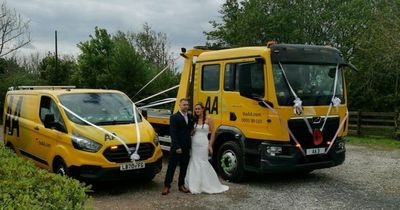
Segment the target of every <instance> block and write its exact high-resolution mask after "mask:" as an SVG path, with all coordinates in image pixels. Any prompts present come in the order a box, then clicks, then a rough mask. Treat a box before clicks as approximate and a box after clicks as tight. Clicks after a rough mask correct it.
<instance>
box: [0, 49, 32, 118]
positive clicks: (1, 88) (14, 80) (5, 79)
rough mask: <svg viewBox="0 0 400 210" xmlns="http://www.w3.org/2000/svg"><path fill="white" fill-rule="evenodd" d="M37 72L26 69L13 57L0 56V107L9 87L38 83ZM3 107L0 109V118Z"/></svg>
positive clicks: (2, 105)
mask: <svg viewBox="0 0 400 210" xmlns="http://www.w3.org/2000/svg"><path fill="white" fill-rule="evenodd" d="M39 84H40V79H39V77H38V75H37V74H35V73H31V72H28V71H26V69H25V68H23V67H22V66H20V65H19V64H18V62H17V59H16V58H15V57H11V58H0V107H4V99H5V95H6V92H7V90H8V88H9V87H16V86H20V85H39ZM2 116H3V109H2V108H1V109H0V120H1V118H2Z"/></svg>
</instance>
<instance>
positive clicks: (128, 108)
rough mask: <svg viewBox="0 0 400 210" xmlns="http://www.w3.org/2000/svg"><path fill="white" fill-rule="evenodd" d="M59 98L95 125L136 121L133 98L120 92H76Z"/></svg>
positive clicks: (75, 120) (77, 120) (76, 121)
mask: <svg viewBox="0 0 400 210" xmlns="http://www.w3.org/2000/svg"><path fill="white" fill-rule="evenodd" d="M58 98H59V99H60V101H61V104H62V105H64V106H65V107H67V108H68V109H70V110H71V111H72V112H74V113H75V114H77V115H78V116H80V117H81V118H83V119H85V120H87V121H89V122H91V123H93V124H95V125H116V124H130V123H135V118H134V116H133V105H132V102H131V100H130V99H129V98H128V97H126V96H125V95H122V94H119V93H74V94H65V95H61V96H59V97H58ZM66 114H67V116H68V118H69V119H70V120H71V121H72V122H74V123H78V124H81V125H86V123H85V122H83V121H82V120H80V119H78V118H77V117H75V116H74V115H72V114H71V113H69V112H66ZM136 114H137V116H136V118H137V119H138V121H139V122H140V121H141V117H140V115H139V114H138V112H136Z"/></svg>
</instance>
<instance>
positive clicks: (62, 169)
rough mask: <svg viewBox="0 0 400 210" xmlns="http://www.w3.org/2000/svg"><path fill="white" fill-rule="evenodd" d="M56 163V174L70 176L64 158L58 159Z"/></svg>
mask: <svg viewBox="0 0 400 210" xmlns="http://www.w3.org/2000/svg"><path fill="white" fill-rule="evenodd" d="M54 161H55V163H54V173H56V174H60V175H62V176H69V170H68V167H67V165H66V164H65V162H64V160H63V159H62V158H56V159H55V160H54Z"/></svg>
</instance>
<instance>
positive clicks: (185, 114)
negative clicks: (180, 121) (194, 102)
mask: <svg viewBox="0 0 400 210" xmlns="http://www.w3.org/2000/svg"><path fill="white" fill-rule="evenodd" d="M179 112H180V113H181V115H182V116H183V118H185V121H186V124H188V123H189V119H188V116H187V113H183V112H182V111H181V110H179Z"/></svg>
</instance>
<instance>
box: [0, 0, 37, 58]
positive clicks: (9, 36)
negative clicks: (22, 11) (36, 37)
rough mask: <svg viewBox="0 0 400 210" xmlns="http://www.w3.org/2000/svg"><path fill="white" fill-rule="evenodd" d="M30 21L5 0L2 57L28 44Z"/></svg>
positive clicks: (0, 37) (1, 24) (0, 41)
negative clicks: (10, 6)
mask: <svg viewBox="0 0 400 210" xmlns="http://www.w3.org/2000/svg"><path fill="white" fill-rule="evenodd" d="M29 23H30V21H25V20H24V19H23V18H22V17H21V16H20V15H18V14H17V12H16V11H15V10H10V9H9V8H7V5H6V4H5V3H4V2H3V3H2V4H1V13H0V58H1V57H4V56H6V55H9V54H10V53H12V52H15V51H16V50H18V49H20V48H21V47H23V46H25V45H27V44H28V43H29V42H30V41H31V39H30V33H29Z"/></svg>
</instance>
